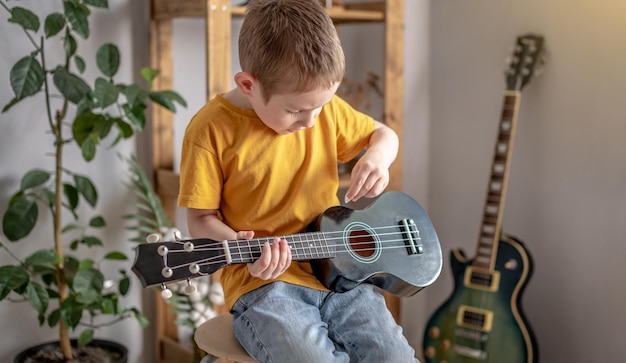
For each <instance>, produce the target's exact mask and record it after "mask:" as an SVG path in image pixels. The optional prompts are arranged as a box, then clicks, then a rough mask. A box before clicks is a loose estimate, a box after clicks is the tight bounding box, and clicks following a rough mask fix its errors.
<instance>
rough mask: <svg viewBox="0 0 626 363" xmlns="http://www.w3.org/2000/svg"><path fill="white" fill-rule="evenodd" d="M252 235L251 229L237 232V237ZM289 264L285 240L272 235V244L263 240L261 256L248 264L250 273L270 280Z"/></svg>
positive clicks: (250, 236)
mask: <svg viewBox="0 0 626 363" xmlns="http://www.w3.org/2000/svg"><path fill="white" fill-rule="evenodd" d="M253 236H254V232H252V231H241V232H238V233H237V238H243V239H251V238H252V237H253ZM290 265H291V248H290V247H289V244H288V243H287V240H285V239H280V238H278V237H274V241H272V245H271V246H270V244H269V242H265V244H264V245H263V251H261V257H259V259H258V260H256V261H254V263H249V264H248V271H249V272H250V275H252V276H254V277H257V278H259V279H262V280H272V279H275V278H277V277H278V276H280V275H282V274H283V273H284V272H285V271H286V270H287V268H289V266H290Z"/></svg>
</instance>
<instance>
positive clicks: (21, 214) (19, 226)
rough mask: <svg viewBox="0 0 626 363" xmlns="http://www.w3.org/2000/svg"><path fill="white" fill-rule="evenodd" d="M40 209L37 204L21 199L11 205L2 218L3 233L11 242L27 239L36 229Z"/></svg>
mask: <svg viewBox="0 0 626 363" xmlns="http://www.w3.org/2000/svg"><path fill="white" fill-rule="evenodd" d="M38 216H39V209H38V208H37V203H35V202H34V201H32V200H28V199H20V200H18V201H17V202H15V203H13V204H11V205H10V206H9V208H8V209H7V211H6V212H5V213H4V217H3V218H2V231H3V232H4V235H5V236H6V237H7V238H8V239H9V241H13V242H15V241H17V240H19V239H21V238H24V237H26V236H27V235H28V234H29V233H30V232H31V231H32V230H33V228H34V227H35V223H37V217H38Z"/></svg>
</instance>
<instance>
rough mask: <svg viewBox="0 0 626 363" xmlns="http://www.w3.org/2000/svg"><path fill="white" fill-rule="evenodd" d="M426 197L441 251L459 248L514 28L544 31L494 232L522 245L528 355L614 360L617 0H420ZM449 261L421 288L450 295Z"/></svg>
mask: <svg viewBox="0 0 626 363" xmlns="http://www.w3.org/2000/svg"><path fill="white" fill-rule="evenodd" d="M431 6H432V11H431V18H430V22H431V38H430V42H431V65H432V67H431V81H432V88H431V101H432V103H431V107H432V108H431V111H432V112H431V116H432V118H431V130H432V132H431V135H430V136H431V137H430V143H431V149H430V156H431V158H430V164H431V168H430V173H429V174H430V189H429V205H430V207H431V208H430V210H431V212H432V217H433V221H434V223H435V224H436V226H437V228H438V232H439V235H440V238H441V242H442V244H443V247H444V249H445V250H446V251H449V250H450V248H454V247H462V248H464V249H465V250H466V251H467V252H468V253H469V254H470V255H473V253H474V249H475V246H476V243H477V241H478V228H479V224H480V222H481V217H482V208H483V203H484V199H485V197H486V191H487V181H488V177H489V175H488V174H489V167H490V165H491V162H492V156H493V154H492V152H493V147H494V145H495V136H496V133H497V129H496V128H497V125H498V121H499V117H500V106H501V105H502V93H503V91H504V76H503V73H502V69H503V66H504V59H505V58H506V57H507V56H508V55H509V54H510V53H511V45H512V44H513V42H514V41H515V37H516V36H517V35H519V34H524V33H527V32H537V33H541V34H543V35H544V36H545V37H546V42H547V47H548V51H549V57H548V60H547V64H546V67H545V74H544V76H543V77H542V78H538V79H534V80H533V81H531V83H530V84H529V85H528V87H526V88H525V89H524V90H523V93H522V102H521V109H520V114H519V124H518V129H517V131H518V132H517V135H516V140H515V149H514V151H513V159H512V169H511V176H510V177H511V179H510V183H509V192H508V198H507V201H506V209H505V212H504V214H505V215H504V227H503V228H504V231H505V232H507V233H510V234H513V235H517V236H518V237H519V238H520V239H521V240H522V241H524V242H525V244H526V246H527V247H528V249H529V250H530V253H531V254H532V256H533V258H534V262H535V271H534V275H533V276H532V278H531V280H530V282H529V284H528V287H527V290H526V293H525V295H524V298H523V307H524V310H525V312H526V314H527V316H528V318H529V320H530V323H531V325H532V327H533V329H534V331H535V334H536V336H537V339H538V342H539V353H540V361H541V362H618V361H623V360H624V358H626V345H625V344H624V341H625V339H626V328H625V326H626V314H624V312H623V308H622V307H623V306H626V284H625V283H624V281H623V278H624V276H625V275H626V266H625V265H624V263H623V262H622V260H623V256H624V254H625V253H626V244H625V243H624V242H625V237H624V236H626V112H625V111H626V109H625V107H624V102H623V100H622V98H623V94H624V87H625V86H626V71H625V70H624V65H625V64H626V21H624V20H625V17H624V16H625V15H624V14H626V3H624V2H620V1H612V0H597V1H571V0H553V1H539V0H532V1H521V0H511V1H495V0H474V1H454V0H437V1H432V2H431ZM451 289H452V286H451V278H450V274H449V268H448V269H446V270H445V271H444V274H442V276H441V278H440V279H439V281H438V282H437V283H436V284H435V285H434V286H432V287H431V288H430V289H429V290H428V292H427V293H428V296H427V298H428V310H429V311H432V310H434V309H435V308H436V306H438V305H439V304H440V303H441V302H442V301H443V299H445V298H446V297H447V295H448V294H449V293H450V292H451Z"/></svg>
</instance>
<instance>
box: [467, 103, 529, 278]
mask: <svg viewBox="0 0 626 363" xmlns="http://www.w3.org/2000/svg"><path fill="white" fill-rule="evenodd" d="M519 102H520V92H519V91H507V92H506V93H505V95H504V102H503V105H502V116H501V118H500V125H499V127H498V130H499V131H498V137H497V141H496V146H495V151H494V157H493V163H492V166H491V176H490V179H489V184H488V188H487V199H486V201H485V207H484V210H483V220H482V224H481V228H480V235H479V240H478V244H477V249H476V258H475V259H474V262H473V265H474V266H476V267H482V268H485V269H490V270H491V269H493V266H494V264H495V256H496V255H497V249H498V242H499V240H500V230H501V225H502V211H503V209H504V201H505V197H506V186H507V181H508V176H509V167H510V158H511V153H512V150H513V140H514V139H515V137H514V135H515V126H516V124H517V112H518V109H519Z"/></svg>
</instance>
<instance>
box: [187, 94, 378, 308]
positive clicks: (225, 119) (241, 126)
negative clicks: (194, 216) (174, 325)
mask: <svg viewBox="0 0 626 363" xmlns="http://www.w3.org/2000/svg"><path fill="white" fill-rule="evenodd" d="M374 127H375V125H374V121H373V119H372V118H371V117H370V116H367V115H365V114H363V113H360V112H358V111H356V110H354V109H353V108H352V107H350V106H349V105H348V104H347V103H346V102H345V101H343V100H342V99H340V98H339V97H337V96H335V97H333V99H332V100H331V102H329V103H328V104H326V105H325V106H324V107H323V108H322V111H321V113H320V115H319V116H318V117H317V119H316V121H315V125H314V126H313V127H312V128H310V129H305V130H301V131H297V132H294V133H291V134H288V135H279V134H277V133H276V132H275V131H273V130H272V129H270V128H269V127H267V126H265V124H263V122H261V120H260V119H259V118H258V117H257V116H256V113H255V112H254V111H253V110H250V109H242V108H239V107H236V106H235V105H233V104H232V103H230V102H229V101H227V100H226V99H225V98H224V97H223V96H222V95H218V96H216V97H215V98H214V99H212V100H211V101H209V102H208V103H207V104H206V105H205V106H204V107H203V108H202V109H200V111H198V113H197V114H196V115H195V116H194V117H193V118H192V119H191V121H190V123H189V125H188V126H187V130H186V131H185V136H184V139H183V146H182V155H181V166H180V193H179V197H178V204H179V206H181V207H187V208H197V209H218V210H219V213H220V217H221V218H222V220H223V222H224V223H226V224H227V225H228V226H230V227H231V228H232V229H234V230H235V231H242V230H251V231H254V232H255V238H257V237H268V236H281V235H286V234H293V233H298V232H301V231H303V230H304V229H305V228H306V227H307V226H308V225H309V224H310V223H311V222H313V221H315V220H316V218H317V217H318V216H319V215H320V214H321V213H323V212H324V211H325V210H326V209H328V208H329V207H332V206H335V205H339V200H338V198H337V188H338V173H337V161H342V162H346V161H349V160H351V159H353V158H354V157H355V156H356V155H357V154H358V153H359V152H360V151H361V150H363V148H365V147H366V146H367V144H368V142H369V137H370V135H371V134H372V132H373V131H374ZM276 280H280V281H285V282H290V283H294V284H298V285H303V286H307V287H311V288H315V289H321V290H326V288H325V287H324V286H323V285H322V284H321V283H320V282H319V281H318V280H317V278H316V277H315V276H314V275H313V272H312V269H311V266H310V264H309V263H308V262H295V261H294V262H293V263H292V265H291V266H290V267H289V268H288V269H287V271H286V272H285V273H284V274H282V275H281V276H280V277H278V278H277V279H276ZM271 281H274V280H269V281H265V280H261V279H258V278H255V277H252V276H251V275H250V273H249V272H248V268H247V266H246V265H245V264H234V265H230V266H227V267H225V268H224V269H223V272H222V278H221V283H222V287H223V289H224V296H225V300H226V305H227V306H228V308H231V307H232V306H233V304H234V303H235V302H236V301H237V299H238V298H239V297H240V296H241V295H243V294H245V293H247V292H249V291H252V290H254V289H256V288H258V287H260V286H263V285H264V284H267V283H268V282H271Z"/></svg>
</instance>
